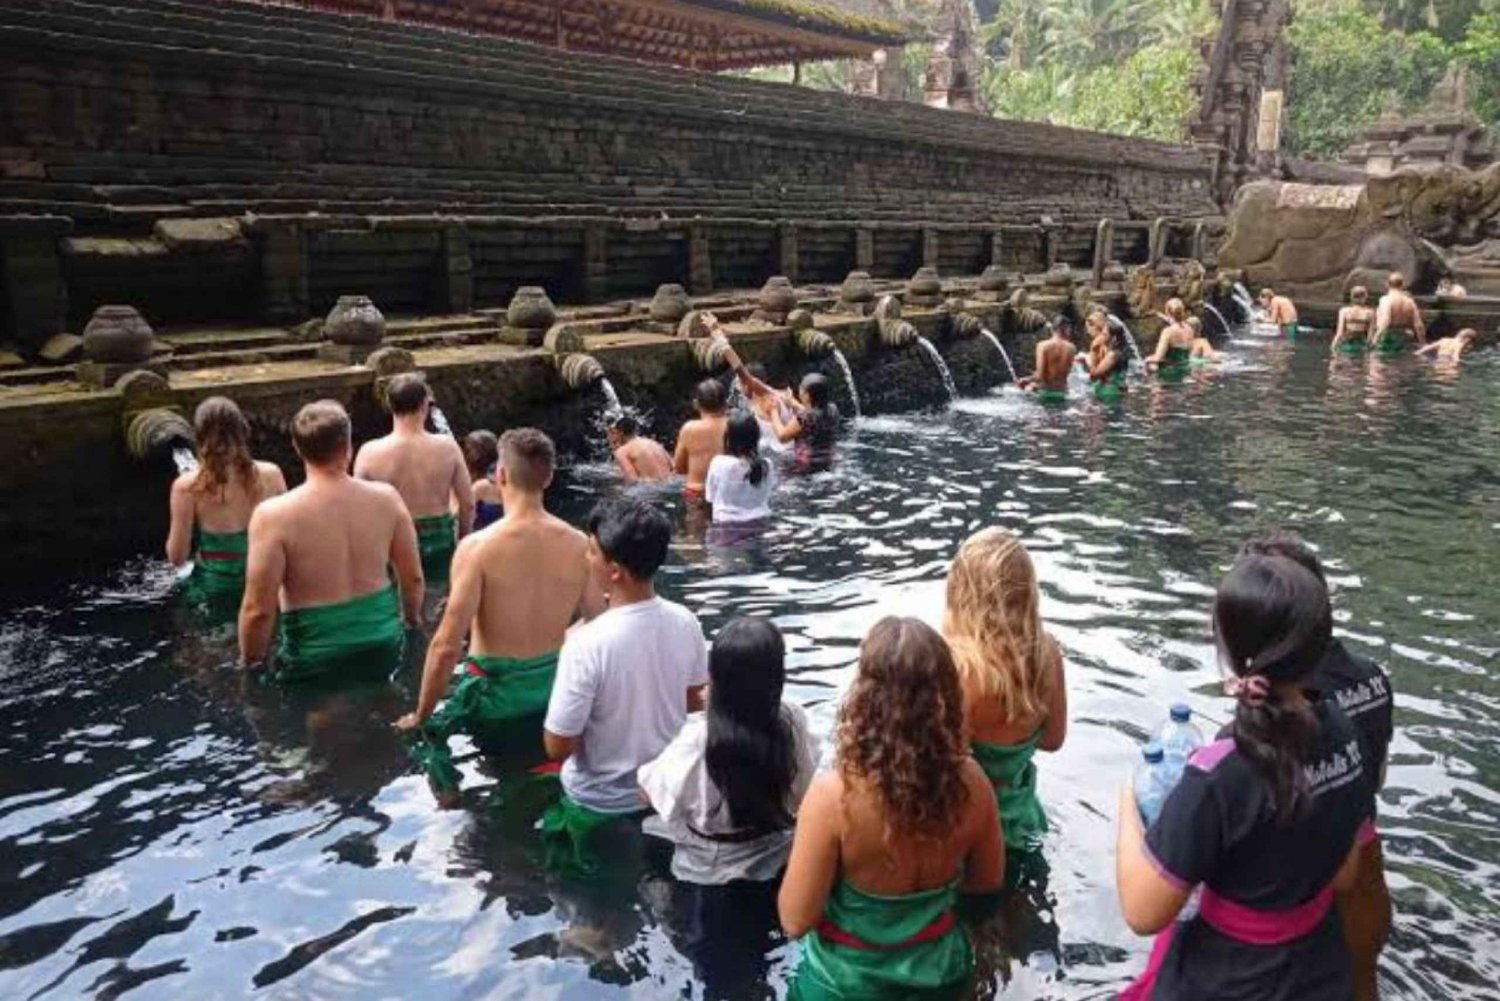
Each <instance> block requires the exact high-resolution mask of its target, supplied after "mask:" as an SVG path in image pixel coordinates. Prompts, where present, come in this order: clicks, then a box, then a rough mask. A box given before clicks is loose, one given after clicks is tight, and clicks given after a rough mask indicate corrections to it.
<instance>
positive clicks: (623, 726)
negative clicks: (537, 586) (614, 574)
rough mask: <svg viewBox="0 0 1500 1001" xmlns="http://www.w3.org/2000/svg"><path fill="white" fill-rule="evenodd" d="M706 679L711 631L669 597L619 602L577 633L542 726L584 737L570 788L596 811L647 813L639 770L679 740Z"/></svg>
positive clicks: (567, 773)
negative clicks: (692, 693)
mask: <svg viewBox="0 0 1500 1001" xmlns="http://www.w3.org/2000/svg"><path fill="white" fill-rule="evenodd" d="M707 682H708V645H707V644H706V643H705V642H704V639H703V628H702V627H701V626H700V625H698V620H697V618H695V617H694V616H693V613H692V612H689V611H688V610H687V609H686V608H683V607H682V606H681V605H677V604H673V603H672V602H670V601H663V600H662V599H661V598H652V599H651V600H649V601H639V602H635V603H633V604H629V605H622V606H620V607H619V608H611V609H610V610H609V611H607V612H605V613H604V614H603V615H601V616H599V617H598V618H597V619H595V620H594V621H593V622H590V623H588V624H587V625H585V626H582V627H581V628H579V629H577V630H576V631H574V632H573V633H572V634H570V635H569V636H568V639H567V641H566V642H565V643H564V644H563V648H562V655H561V656H560V657H559V658H558V661H557V680H556V681H555V682H553V685H552V698H551V700H550V701H549V702H548V703H547V718H546V721H545V722H544V723H543V726H544V727H546V729H547V730H549V731H551V732H552V733H554V734H556V735H557V736H559V737H578V738H580V739H579V742H578V749H577V750H575V751H574V752H573V755H572V756H571V757H570V758H568V760H567V761H566V762H564V763H563V768H562V785H563V791H564V792H566V793H567V794H568V795H569V796H571V797H572V798H573V799H574V800H575V801H576V802H577V803H578V804H579V805H581V806H586V807H588V808H589V809H591V810H600V811H603V812H606V813H627V812H630V811H633V810H638V809H640V808H641V807H642V805H643V804H642V803H641V799H640V796H639V795H638V793H637V790H636V784H635V771H636V769H637V768H639V767H640V766H641V765H643V764H645V763H646V762H647V761H650V760H651V759H652V758H654V757H656V756H657V755H658V754H660V753H661V751H662V748H664V747H666V746H667V745H668V744H669V743H671V741H672V738H673V737H675V736H677V731H678V730H680V729H682V721H683V720H684V719H685V718H686V717H687V690H688V689H689V688H694V687H697V686H698V685H703V684H707Z"/></svg>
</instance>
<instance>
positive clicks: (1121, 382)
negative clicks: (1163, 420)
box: [1078, 309, 1130, 403]
mask: <svg viewBox="0 0 1500 1001" xmlns="http://www.w3.org/2000/svg"><path fill="white" fill-rule="evenodd" d="M1084 328H1085V329H1086V330H1087V331H1088V334H1089V351H1088V354H1087V355H1086V356H1085V357H1083V358H1080V359H1078V363H1079V364H1080V365H1082V366H1083V367H1084V369H1085V370H1086V371H1087V372H1088V374H1089V384H1090V385H1091V386H1092V387H1093V392H1094V399H1096V400H1099V401H1100V402H1102V403H1116V402H1119V400H1120V399H1122V398H1123V397H1124V395H1125V389H1126V372H1127V370H1128V369H1129V367H1130V347H1129V345H1127V344H1126V343H1125V337H1128V336H1129V335H1128V334H1126V333H1125V332H1124V331H1122V330H1117V329H1116V328H1115V327H1114V325H1113V324H1111V323H1110V320H1109V316H1108V314H1106V313H1105V312H1104V310H1102V309H1095V310H1094V311H1093V312H1091V313H1089V315H1088V318H1087V319H1086V320H1085V321H1084Z"/></svg>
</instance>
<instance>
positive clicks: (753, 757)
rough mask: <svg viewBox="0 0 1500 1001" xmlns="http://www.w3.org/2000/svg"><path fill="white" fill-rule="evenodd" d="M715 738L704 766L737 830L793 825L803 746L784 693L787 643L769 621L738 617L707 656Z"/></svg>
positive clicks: (706, 746) (709, 744) (706, 750)
mask: <svg viewBox="0 0 1500 1001" xmlns="http://www.w3.org/2000/svg"><path fill="white" fill-rule="evenodd" d="M708 681H709V685H708V710H707V713H706V717H707V718H706V722H707V724H708V738H707V740H706V741H705V743H704V747H703V767H704V769H705V770H706V771H707V772H708V777H709V779H711V780H712V781H713V784H714V786H715V788H717V789H718V790H719V795H720V796H721V797H722V798H723V806H724V808H726V809H728V811H729V820H730V823H731V824H732V825H733V826H734V827H735V828H736V829H738V830H751V831H766V832H769V831H779V830H785V829H786V828H788V827H791V826H792V824H793V822H794V821H793V817H792V814H791V811H789V810H788V809H787V799H788V796H789V794H790V792H791V789H792V782H793V781H794V779H795V778H796V770H797V746H796V735H795V734H794V733H793V732H792V727H791V724H790V723H789V722H788V720H787V717H786V713H785V712H784V711H783V709H782V707H781V690H782V687H783V686H784V685H785V683H786V643H785V642H784V641H783V640H782V638H781V630H779V629H777V628H776V627H775V626H774V625H773V624H772V623H771V620H770V619H759V618H749V617H742V618H738V619H733V620H731V621H730V622H729V623H727V624H726V625H725V626H724V628H723V629H720V630H719V635H718V636H716V637H714V645H713V648H712V649H711V650H709V653H708Z"/></svg>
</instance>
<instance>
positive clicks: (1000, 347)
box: [979, 327, 1021, 383]
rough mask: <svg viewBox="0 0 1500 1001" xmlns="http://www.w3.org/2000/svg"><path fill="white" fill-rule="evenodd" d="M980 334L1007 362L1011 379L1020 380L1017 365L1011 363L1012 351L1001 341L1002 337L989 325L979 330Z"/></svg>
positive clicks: (1001, 358)
mask: <svg viewBox="0 0 1500 1001" xmlns="http://www.w3.org/2000/svg"><path fill="white" fill-rule="evenodd" d="M979 336H981V337H983V338H984V339H985V340H987V341H989V342H990V343H991V344H993V345H994V346H995V350H996V351H998V352H1000V360H1001V361H1003V362H1005V370H1006V371H1007V372H1009V373H1010V381H1011V382H1013V383H1015V382H1020V381H1021V378H1020V376H1018V375H1016V366H1015V365H1014V364H1012V363H1011V360H1010V352H1009V351H1006V350H1005V345H1004V344H1001V343H1000V338H998V337H996V336H995V332H994V331H993V330H990V329H989V328H988V327H983V328H981V329H980V331H979Z"/></svg>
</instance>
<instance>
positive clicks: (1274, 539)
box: [1238, 532, 1328, 588]
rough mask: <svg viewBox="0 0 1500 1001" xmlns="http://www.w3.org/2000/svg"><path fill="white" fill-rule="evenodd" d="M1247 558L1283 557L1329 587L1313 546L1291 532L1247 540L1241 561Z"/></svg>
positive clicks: (1240, 556) (1270, 534)
mask: <svg viewBox="0 0 1500 1001" xmlns="http://www.w3.org/2000/svg"><path fill="white" fill-rule="evenodd" d="M1246 556H1281V557H1285V558H1286V559H1289V560H1291V561H1292V562H1294V563H1298V564H1301V566H1302V567H1304V568H1305V569H1306V570H1307V571H1308V572H1309V573H1311V574H1312V575H1313V576H1314V577H1316V578H1318V581H1319V583H1321V584H1322V585H1323V586H1324V587H1325V588H1326V587H1327V586H1328V577H1327V575H1326V574H1325V573H1324V572H1323V561H1322V560H1320V559H1318V553H1317V551H1316V550H1315V549H1313V547H1312V546H1309V545H1308V544H1307V543H1306V542H1305V541H1303V539H1302V537H1301V536H1300V535H1293V534H1292V533H1291V532H1271V533H1269V534H1267V535H1257V536H1256V537H1255V538H1253V539H1246V540H1245V542H1244V543H1243V544H1242V545H1241V546H1240V552H1239V557H1238V558H1239V559H1243V558H1245V557H1246Z"/></svg>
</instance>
